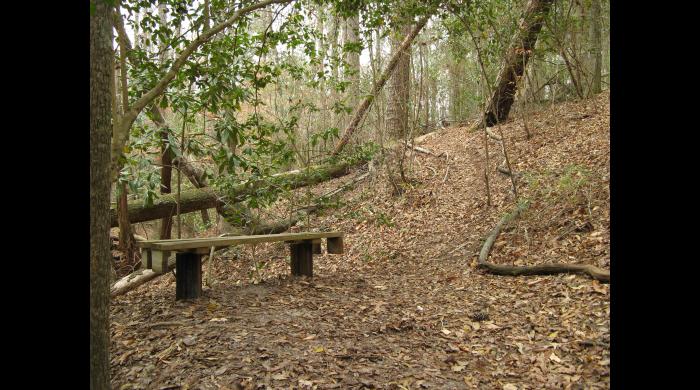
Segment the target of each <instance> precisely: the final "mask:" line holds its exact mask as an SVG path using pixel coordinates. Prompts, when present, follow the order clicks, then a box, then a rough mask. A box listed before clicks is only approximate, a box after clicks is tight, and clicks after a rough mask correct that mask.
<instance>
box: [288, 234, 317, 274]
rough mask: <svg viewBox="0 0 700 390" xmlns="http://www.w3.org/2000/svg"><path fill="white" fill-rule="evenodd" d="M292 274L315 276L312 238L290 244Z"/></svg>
mask: <svg viewBox="0 0 700 390" xmlns="http://www.w3.org/2000/svg"><path fill="white" fill-rule="evenodd" d="M289 252H290V257H291V265H292V275H294V276H301V275H304V276H308V277H313V276H314V264H313V244H312V242H311V240H306V241H301V242H295V243H292V244H290V245H289Z"/></svg>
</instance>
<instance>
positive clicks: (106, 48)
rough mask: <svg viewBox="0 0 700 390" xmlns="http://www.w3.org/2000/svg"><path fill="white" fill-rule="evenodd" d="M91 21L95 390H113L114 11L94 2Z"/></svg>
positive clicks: (92, 356)
mask: <svg viewBox="0 0 700 390" xmlns="http://www.w3.org/2000/svg"><path fill="white" fill-rule="evenodd" d="M94 4H95V7H94V13H93V14H92V15H91V16H90V389H91V390H102V389H109V388H110V380H109V299H110V298H109V277H110V269H111V261H112V256H111V253H110V241H109V214H108V212H109V203H110V202H109V197H110V187H111V180H110V178H111V176H110V134H111V132H112V123H111V121H112V93H111V91H112V83H113V80H114V78H113V73H112V72H113V58H114V57H113V52H112V23H111V20H112V12H113V9H112V7H110V6H108V5H107V2H104V1H97V2H95V3H94Z"/></svg>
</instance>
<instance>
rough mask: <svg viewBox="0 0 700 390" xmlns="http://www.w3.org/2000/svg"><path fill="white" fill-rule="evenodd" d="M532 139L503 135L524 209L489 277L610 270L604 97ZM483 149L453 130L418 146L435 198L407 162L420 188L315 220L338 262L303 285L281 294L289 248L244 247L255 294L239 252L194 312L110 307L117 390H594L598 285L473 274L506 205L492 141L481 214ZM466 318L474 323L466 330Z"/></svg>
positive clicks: (160, 297)
mask: <svg viewBox="0 0 700 390" xmlns="http://www.w3.org/2000/svg"><path fill="white" fill-rule="evenodd" d="M528 125H529V127H530V129H531V131H532V132H533V134H534V137H533V138H532V139H531V140H526V139H525V137H524V135H525V134H524V131H523V128H522V123H521V122H520V121H514V122H511V123H508V124H506V125H503V132H504V134H505V136H506V138H507V146H508V151H509V153H510V156H509V157H510V160H511V163H512V164H513V167H514V170H515V171H516V173H522V175H521V176H519V178H518V182H517V183H518V191H519V193H520V194H522V196H524V197H528V198H530V199H531V200H532V202H533V203H532V206H531V209H530V211H529V212H528V213H526V214H525V215H524V216H523V218H522V219H521V220H519V221H516V222H514V223H513V224H511V226H510V227H508V228H506V229H505V231H504V232H503V233H502V235H501V236H500V237H499V239H498V241H497V245H496V246H495V247H494V249H493V251H492V253H491V257H490V259H489V260H490V261H493V262H497V263H499V262H500V263H508V264H512V263H514V264H536V263H538V262H551V261H558V262H576V263H588V264H595V265H598V266H602V267H608V266H609V262H610V259H609V192H608V187H607V183H608V178H609V167H608V164H609V153H608V150H609V143H608V140H609V111H608V95H607V94H601V95H599V96H598V97H597V98H596V99H594V100H591V101H584V102H579V103H564V104H561V105H557V106H554V107H553V108H551V109H547V110H544V111H541V112H539V113H536V114H534V115H532V116H531V117H530V118H529V119H528ZM481 136H482V135H481V134H480V133H473V134H467V133H466V131H465V129H463V128H461V129H460V128H453V129H448V130H445V131H443V132H441V133H439V134H437V135H436V136H435V137H430V138H429V139H428V140H427V141H426V142H425V143H423V144H421V146H422V147H424V148H427V149H430V150H431V151H433V152H436V153H441V152H448V154H449V159H450V161H449V166H450V168H449V175H448V178H447V180H446V181H445V182H444V183H443V178H444V176H445V171H446V159H445V157H444V156H442V157H440V158H437V157H433V156H429V155H426V154H410V155H409V156H408V160H407V161H408V163H409V166H411V167H412V173H411V176H412V177H414V178H416V179H417V183H416V184H415V185H414V186H413V187H412V188H407V190H406V192H405V193H404V194H403V195H402V196H400V197H393V196H392V195H391V191H392V187H391V185H389V184H388V183H387V181H386V179H385V178H384V177H383V176H382V175H379V176H378V177H374V178H373V179H372V180H370V181H365V182H363V183H361V184H359V185H358V186H357V187H356V188H355V189H353V190H352V191H349V192H347V193H345V195H344V197H343V200H344V202H345V206H344V207H341V208H338V209H331V210H329V211H326V212H325V213H324V214H323V215H321V216H319V217H316V218H314V219H312V220H311V226H307V227H305V228H304V229H312V228H332V229H340V230H343V231H345V232H346V253H345V254H344V255H318V256H316V257H315V259H314V268H315V270H314V274H315V275H317V276H316V277H315V278H314V279H313V280H303V279H301V280H300V279H296V280H295V279H292V278H290V277H289V276H288V274H289V265H288V263H287V261H288V260H287V256H288V254H287V248H286V247H285V246H284V245H283V244H266V245H259V246H258V247H257V248H256V260H257V261H263V262H265V263H266V267H264V268H262V269H261V270H260V271H259V273H258V274H257V275H258V278H259V279H260V280H261V282H260V283H258V284H251V283H249V269H248V268H247V267H248V266H249V265H250V264H252V256H251V250H250V248H249V247H243V248H238V249H237V250H230V251H228V252H226V253H223V254H222V255H220V256H217V257H216V259H215V263H214V264H213V267H212V268H213V269H212V271H213V276H214V280H215V281H216V283H215V284H214V286H213V287H212V288H211V289H205V293H204V295H205V296H204V297H202V298H201V299H199V300H197V301H195V302H176V301H175V300H174V295H175V286H174V278H173V276H172V275H167V276H164V277H162V278H160V279H159V280H157V281H155V282H152V283H150V284H147V285H145V286H142V287H140V288H138V289H137V290H135V291H133V292H131V293H128V294H126V295H125V296H122V297H118V298H117V299H116V300H115V302H114V303H113V306H112V378H113V388H115V389H122V388H123V389H131V388H139V389H161V388H179V389H185V388H190V389H194V388H200V389H240V388H245V389H256V388H273V389H277V388H297V389H330V388H343V389H345V388H389V389H404V388H411V389H418V388H465V387H466V388H485V389H542V388H552V389H560V388H564V389H574V388H579V387H583V388H592V389H595V388H608V387H609V384H610V380H609V373H610V367H609V362H610V360H609V359H610V353H609V345H610V344H609V343H610V332H609V325H610V303H609V299H610V295H609V294H610V287H609V285H603V284H599V283H598V282H596V281H593V280H591V279H588V278H586V277H583V276H575V275H558V276H542V277H524V278H510V277H500V276H492V275H484V274H481V273H479V272H477V271H475V270H474V269H473V268H472V263H473V261H474V259H475V258H476V255H477V253H478V251H479V249H480V248H481V245H482V243H483V239H484V237H485V236H486V235H488V233H489V232H490V230H491V229H492V228H493V226H494V225H495V223H496V222H497V221H498V220H499V219H500V218H501V216H502V215H503V214H504V213H506V212H508V211H510V209H512V207H513V204H514V201H515V200H514V198H513V196H512V191H511V190H510V180H509V179H508V178H507V177H506V176H504V175H502V174H500V173H498V172H497V171H496V167H497V165H498V164H500V163H501V161H502V159H503V158H502V155H501V152H500V146H499V145H498V144H496V143H495V141H491V142H492V144H491V145H490V151H491V153H492V156H491V160H492V162H493V166H492V167H491V169H490V174H491V178H492V180H491V183H492V186H493V187H492V195H493V198H494V206H492V207H487V206H486V201H485V199H486V197H485V191H484V184H483V161H484V158H483V147H482V146H483V139H482V138H481ZM572 166H573V167H574V168H571V167H572ZM583 176H585V180H583V181H582V180H581V179H582V177H583ZM535 179H536V180H535ZM348 180H351V178H339V179H335V180H333V181H331V182H328V183H324V184H322V185H320V186H317V187H315V188H313V192H314V193H317V194H320V193H324V192H327V191H329V190H331V189H333V188H335V187H337V186H338V185H340V184H341V183H345V182H347V181H348ZM536 181H537V182H538V183H537V184H538V185H537V186H535V185H534V184H535V182H536ZM577 183H578V184H577ZM278 207H281V208H282V209H283V208H284V205H283V204H282V205H280V206H278ZM234 254H235V256H234ZM476 312H485V313H487V314H488V316H485V317H483V318H485V319H483V320H481V321H475V320H474V319H472V318H473V316H474V313H476ZM154 323H159V324H162V325H158V326H153V324H154ZM149 324H150V326H149ZM168 324H169V325H168Z"/></svg>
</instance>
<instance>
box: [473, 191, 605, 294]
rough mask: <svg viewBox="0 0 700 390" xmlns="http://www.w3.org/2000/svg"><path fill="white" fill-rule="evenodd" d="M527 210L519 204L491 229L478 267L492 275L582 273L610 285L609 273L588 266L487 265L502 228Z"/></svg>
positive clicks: (551, 264)
mask: <svg viewBox="0 0 700 390" xmlns="http://www.w3.org/2000/svg"><path fill="white" fill-rule="evenodd" d="M527 208H528V205H527V204H520V205H518V207H517V208H516V209H515V211H513V212H512V213H509V214H506V215H505V216H504V217H503V218H501V220H500V221H499V222H498V224H496V227H494V228H493V230H492V231H491V234H490V235H489V236H488V238H486V241H485V242H484V246H483V247H482V248H481V252H480V253H479V262H478V267H479V268H480V269H483V270H485V271H487V272H488V273H491V274H494V275H506V276H525V275H555V274H561V273H583V274H587V275H588V276H590V277H592V278H593V279H596V280H598V281H599V282H604V283H610V271H606V270H604V269H602V268H598V267H596V266H593V265H588V264H564V263H549V264H539V265H531V266H522V267H519V266H511V265H503V264H494V263H489V262H487V261H486V260H487V259H488V257H489V253H491V248H492V247H493V244H494V243H495V242H496V238H498V235H499V234H500V233H501V229H503V226H505V225H506V224H508V223H509V222H510V221H512V220H514V219H515V218H517V217H518V216H519V215H520V213H522V212H523V211H524V210H526V209H527Z"/></svg>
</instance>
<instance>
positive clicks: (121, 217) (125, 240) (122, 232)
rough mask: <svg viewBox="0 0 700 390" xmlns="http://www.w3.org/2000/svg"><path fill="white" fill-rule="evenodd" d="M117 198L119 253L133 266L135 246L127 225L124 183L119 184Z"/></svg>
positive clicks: (126, 200) (126, 201)
mask: <svg viewBox="0 0 700 390" xmlns="http://www.w3.org/2000/svg"><path fill="white" fill-rule="evenodd" d="M118 188H119V189H118V192H119V195H118V198H117V220H118V223H119V251H120V252H122V254H123V257H122V259H126V260H127V262H128V263H129V264H133V261H134V260H135V256H136V246H135V243H134V236H133V232H132V231H131V224H130V223H129V214H128V199H127V194H128V192H127V185H126V183H119V185H118Z"/></svg>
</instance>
